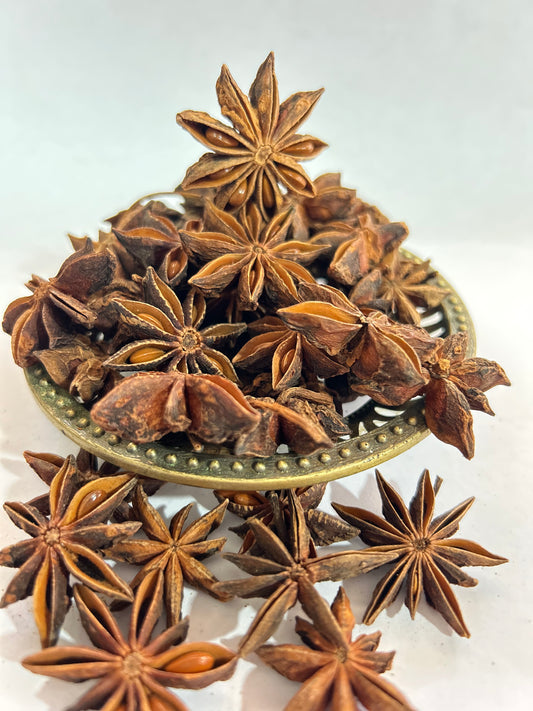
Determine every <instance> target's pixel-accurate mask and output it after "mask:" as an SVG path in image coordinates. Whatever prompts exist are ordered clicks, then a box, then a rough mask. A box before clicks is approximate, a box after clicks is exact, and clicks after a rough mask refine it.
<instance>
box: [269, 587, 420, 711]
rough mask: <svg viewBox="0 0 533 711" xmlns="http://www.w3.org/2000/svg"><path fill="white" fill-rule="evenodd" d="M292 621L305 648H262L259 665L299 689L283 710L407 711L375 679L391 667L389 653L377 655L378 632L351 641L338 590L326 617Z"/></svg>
mask: <svg viewBox="0 0 533 711" xmlns="http://www.w3.org/2000/svg"><path fill="white" fill-rule="evenodd" d="M312 619H313V623H310V622H308V621H307V620H304V619H302V618H301V617H297V618H296V632H297V633H298V634H299V635H300V637H301V638H302V641H303V642H304V644H305V645H306V646H305V647H303V646H301V645H296V644H280V645H276V646H274V645H265V646H264V647H260V648H259V649H258V650H257V654H258V655H259V657H260V658H261V660H262V661H263V662H264V663H265V664H268V666H269V667H272V669H275V670H276V671H277V672H278V673H279V674H282V675H283V676H284V677H286V678H287V679H290V680H291V681H298V682H300V683H301V684H302V687H301V689H300V690H299V691H298V693H297V694H296V695H295V696H293V698H292V699H291V700H290V701H289V703H288V704H287V706H286V707H285V711H324V709H326V707H327V708H331V711H359V710H362V708H363V707H364V708H365V709H368V711H412V706H411V705H410V704H409V702H408V701H407V699H406V698H405V697H404V696H403V694H401V693H400V692H399V691H398V690H397V689H396V688H395V687H394V686H393V685H392V684H391V683H390V682H388V681H386V680H385V679H383V678H382V677H381V676H380V675H381V674H383V672H385V671H387V670H388V669H390V668H391V666H392V659H393V657H394V652H377V651H376V649H377V647H378V645H379V642H380V639H381V633H380V632H374V633H373V634H362V635H359V636H358V637H356V639H355V640H353V641H352V632H353V628H354V625H355V618H354V616H353V613H352V610H351V607H350V601H349V600H348V597H347V596H346V593H345V591H344V588H342V587H341V588H339V591H338V593H337V596H336V597H335V600H334V601H333V604H332V605H331V613H330V615H329V616H327V615H325V616H323V617H321V616H316V617H312Z"/></svg>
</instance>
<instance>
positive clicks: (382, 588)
mask: <svg viewBox="0 0 533 711" xmlns="http://www.w3.org/2000/svg"><path fill="white" fill-rule="evenodd" d="M376 479H377V484H378V488H379V493H380V496H381V501H382V511H383V516H384V518H380V517H379V516H376V515H375V514H373V513H371V512H370V511H365V510H364V509H361V508H357V507H351V506H343V505H341V504H332V505H333V508H334V509H335V510H336V511H337V513H338V514H339V515H340V516H341V517H342V518H343V519H344V520H345V521H348V523H351V524H352V525H353V526H356V527H357V528H359V529H360V531H361V532H360V534H359V536H360V538H361V540H362V541H363V542H364V543H366V544H367V545H368V546H370V547H369V548H367V549H366V552H368V553H369V555H373V554H375V553H376V552H388V553H390V554H392V555H394V558H393V559H391V560H390V561H388V563H392V567H391V568H390V569H389V571H388V572H387V573H386V574H385V575H384V577H383V578H382V579H381V580H380V581H379V583H378V584H377V586H376V589H375V590H374V594H373V597H372V600H371V602H370V604H369V606H368V608H367V610H366V612H365V616H364V620H363V622H364V623H365V624H371V623H372V622H373V621H374V620H375V619H376V617H377V616H378V615H379V613H380V612H381V611H382V610H384V609H385V608H387V607H388V606H389V605H391V604H392V602H393V601H394V600H395V599H396V597H397V596H398V594H399V593H400V591H401V589H402V587H403V586H405V604H406V605H407V607H408V609H409V612H410V614H411V617H412V618H413V619H414V616H415V613H416V611H417V609H418V605H419V602H420V598H421V595H422V592H424V594H425V596H426V599H427V601H428V602H429V604H430V605H431V606H432V607H434V608H435V609H436V610H437V612H438V613H439V614H441V615H442V616H443V617H444V619H445V620H446V622H447V623H448V624H449V625H450V627H452V629H453V630H455V632H457V634H458V635H460V636H461V637H469V636H470V633H469V632H468V629H467V627H466V624H465V621H464V619H463V616H462V614H461V610H460V607H459V603H458V602H457V599H456V597H455V595H454V593H453V591H452V589H451V587H450V583H451V584H453V585H460V586H462V587H472V586H474V585H477V580H475V579H474V578H472V577H471V576H469V575H467V573H465V572H464V571H463V570H462V568H463V567H464V566H470V565H500V564H501V563H506V562H507V559H506V558H502V557H501V556H497V555H494V554H493V553H489V551H487V550H485V549H484V548H482V547H481V546H480V545H479V544H477V543H474V542H473V541H468V540H465V539H462V538H453V536H454V535H455V533H456V532H457V530H458V529H459V524H460V522H461V520H462V518H463V516H464V515H465V514H466V513H467V511H468V510H469V509H470V507H471V506H472V504H473V503H474V497H472V498H470V499H467V500H466V501H463V502H462V503H460V504H458V505H457V506H455V507H454V508H453V509H451V510H450V511H446V512H445V513H443V514H441V515H439V516H437V517H436V518H433V513H434V509H435V494H436V489H437V488H438V487H434V486H433V485H432V483H431V479H430V476H429V472H428V470H427V469H426V470H425V471H424V472H423V474H422V476H421V477H420V479H419V481H418V485H417V488H416V491H415V494H414V496H413V498H412V499H411V503H410V505H409V507H407V506H406V505H405V504H404V502H403V501H402V499H401V497H400V496H399V494H398V493H397V492H396V491H395V489H393V487H392V486H391V485H390V484H388V483H387V482H386V481H385V479H383V477H382V476H381V474H380V473H379V472H378V471H376ZM364 554H365V551H363V555H364Z"/></svg>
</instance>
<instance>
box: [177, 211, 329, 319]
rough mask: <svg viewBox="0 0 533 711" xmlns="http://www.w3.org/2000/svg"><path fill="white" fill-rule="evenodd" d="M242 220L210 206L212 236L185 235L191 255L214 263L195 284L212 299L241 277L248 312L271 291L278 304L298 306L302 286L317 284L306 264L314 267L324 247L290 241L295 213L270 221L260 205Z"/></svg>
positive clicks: (240, 288) (208, 223)
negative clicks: (312, 263) (314, 261)
mask: <svg viewBox="0 0 533 711" xmlns="http://www.w3.org/2000/svg"><path fill="white" fill-rule="evenodd" d="M239 217H240V221H239V220H237V219H236V218H235V217H233V215H230V214H229V213H227V212H224V211H223V210H219V209H218V208H216V207H215V206H214V205H213V204H212V203H209V202H208V203H207V204H206V207H205V228H206V230H207V231H205V232H187V231H183V232H181V233H180V234H181V239H182V242H183V244H184V246H185V249H186V250H187V251H188V252H189V253H191V254H193V255H195V256H197V257H198V258H199V259H202V260H204V261H205V260H209V261H208V262H207V264H205V265H204V266H203V267H202V268H201V269H200V270H199V271H198V272H197V273H196V274H195V275H194V276H193V277H192V278H191V279H189V283H190V284H192V285H193V286H197V287H198V288H199V289H201V290H202V291H203V292H204V293H205V294H206V295H207V296H217V295H218V294H220V292H221V291H222V290H223V289H225V288H226V287H227V286H228V285H229V284H230V283H231V282H232V281H233V280H234V279H235V278H236V277H237V276H238V277H239V283H238V295H239V300H240V302H241V306H242V308H244V309H249V310H253V309H256V308H257V305H258V302H259V299H260V297H261V295H262V293H263V290H264V289H265V288H266V290H267V292H268V294H269V296H271V298H273V299H274V300H275V301H278V302H280V303H292V302H294V301H296V295H297V288H296V284H297V283H298V282H300V281H307V282H314V278H313V276H312V275H311V274H310V273H309V272H308V271H307V269H305V267H304V266H302V265H304V264H309V263H311V262H312V261H313V260H314V259H315V258H316V257H317V256H318V254H320V253H321V252H322V251H323V250H324V248H323V247H321V246H320V245H313V244H310V243H309V242H298V241H296V240H289V241H286V236H287V233H288V231H289V228H290V225H291V219H292V213H291V210H286V211H284V212H278V213H277V214H276V215H275V216H274V217H273V218H272V219H271V220H270V221H269V222H264V221H263V219H262V217H261V215H260V213H259V210H258V208H257V206H256V205H254V204H251V205H249V206H248V208H246V209H243V210H242V211H241V213H240V215H239Z"/></svg>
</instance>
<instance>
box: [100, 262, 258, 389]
mask: <svg viewBox="0 0 533 711" xmlns="http://www.w3.org/2000/svg"><path fill="white" fill-rule="evenodd" d="M143 285H144V292H145V301H125V300H120V301H116V302H115V304H116V308H117V311H118V316H119V321H120V323H121V324H122V326H123V328H122V332H123V334H128V336H127V340H128V343H127V345H125V346H123V347H122V348H121V349H120V350H119V351H118V352H117V353H114V354H113V355H112V356H111V357H110V358H108V359H107V360H106V362H105V365H106V366H107V367H110V368H115V369H117V370H120V371H140V370H169V371H171V370H178V371H180V372H181V373H210V374H212V375H223V376H225V377H226V378H229V379H230V380H233V381H234V382H236V381H237V380H238V378H237V374H236V373H235V370H234V369H233V366H232V364H231V361H230V360H229V358H228V357H227V356H225V355H224V354H223V353H221V352H220V351H218V350H216V349H215V348H214V347H213V346H219V345H224V343H226V342H227V341H229V340H231V339H234V338H236V337H237V336H239V335H240V334H241V333H243V331H245V330H246V324H245V323H234V324H230V323H219V324H215V325H213V326H208V327H207V328H204V329H202V330H200V326H201V324H202V321H203V320H204V317H205V311H206V304H205V299H204V297H203V295H202V294H201V293H200V292H199V291H198V290H197V289H191V290H190V291H189V293H188V294H187V296H186V298H185V300H184V301H183V304H182V303H181V301H180V300H179V299H178V297H177V296H176V294H175V293H174V291H173V290H172V289H171V288H170V287H169V286H168V285H167V284H165V283H164V282H163V281H162V280H161V279H160V278H159V277H158V276H157V274H156V273H155V271H154V270H153V269H152V268H151V267H148V270H147V272H146V276H145V277H144V279H143Z"/></svg>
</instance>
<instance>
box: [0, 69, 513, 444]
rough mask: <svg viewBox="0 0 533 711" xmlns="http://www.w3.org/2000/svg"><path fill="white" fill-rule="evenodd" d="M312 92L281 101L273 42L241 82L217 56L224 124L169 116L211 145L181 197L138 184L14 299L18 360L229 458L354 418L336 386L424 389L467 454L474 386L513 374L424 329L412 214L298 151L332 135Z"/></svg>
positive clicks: (90, 398)
mask: <svg viewBox="0 0 533 711" xmlns="http://www.w3.org/2000/svg"><path fill="white" fill-rule="evenodd" d="M321 93H322V91H321V90H320V91H313V92H300V93H297V94H293V95H292V96H290V97H289V98H288V99H286V100H285V101H284V102H283V103H282V104H280V103H279V98H278V87H277V80H276V77H275V74H274V59H273V56H272V55H269V56H268V57H267V59H266V60H265V62H264V63H263V64H262V65H261V67H260V68H259V70H258V72H257V76H256V78H255V80H254V82H253V84H252V86H251V87H250V91H249V94H248V96H246V95H245V94H244V93H243V92H242V91H241V90H240V89H239V87H238V86H237V84H236V83H235V81H234V79H233V77H232V76H231V74H230V73H229V71H228V69H227V68H226V67H223V68H222V72H221V75H220V78H219V80H218V82H217V95H218V100H219V103H220V107H221V111H222V114H223V115H224V116H226V117H227V118H228V119H229V120H230V121H231V123H232V124H233V126H228V125H226V124H225V123H222V122H220V121H218V120H216V119H213V118H211V117H210V116H209V115H208V114H206V113H203V112H199V111H184V112H182V113H180V114H178V116H177V120H178V123H179V124H180V125H181V126H182V127H184V128H185V129H186V130H187V131H189V133H191V134H192V135H193V136H194V137H195V138H196V139H198V140H199V141H200V142H201V143H203V144H204V145H205V146H206V147H207V148H208V149H209V152H208V153H205V154H204V155H203V156H202V157H201V158H200V160H199V161H198V162H197V163H195V164H194V165H193V166H191V167H190V168H189V169H188V171H187V173H186V175H185V178H184V180H183V182H182V183H181V185H180V186H179V187H178V188H177V189H176V191H175V193H173V194H172V195H174V197H179V196H181V198H182V207H181V209H180V210H178V209H171V208H169V207H166V206H165V204H163V203H162V202H160V201H157V200H150V199H145V200H141V201H138V202H136V203H135V204H134V205H133V206H132V207H130V208H129V209H127V210H124V211H123V212H121V213H119V214H118V215H115V216H114V217H111V218H109V220H108V221H107V222H108V223H109V225H110V226H111V230H110V231H109V232H101V233H100V236H99V239H98V241H93V240H91V239H90V238H88V237H87V238H75V237H73V238H72V243H73V246H74V249H75V252H74V254H72V255H71V256H70V257H68V258H67V259H66V261H65V262H64V263H63V265H62V266H61V269H60V270H59V272H58V274H57V276H55V277H53V278H51V279H49V280H46V279H42V278H41V277H38V276H33V277H32V279H31V280H30V281H29V282H28V284H27V286H28V288H29V289H30V290H31V291H32V295H31V296H27V297H23V298H20V299H17V300H16V301H14V302H13V303H12V304H10V306H9V307H8V309H7V311H6V314H5V317H4V322H3V327H4V330H5V331H7V332H8V333H10V334H11V336H12V346H13V356H14V359H15V362H16V363H17V364H18V365H20V366H22V367H26V366H29V365H32V364H33V363H35V362H37V361H40V362H41V363H42V364H43V365H44V367H45V368H46V370H47V371H48V373H49V375H50V376H51V377H52V379H53V380H54V381H55V382H56V383H57V384H58V385H60V386H61V387H64V388H67V389H68V390H69V391H70V392H71V393H72V394H74V395H75V396H76V397H78V398H80V399H81V400H82V401H83V402H85V403H87V404H88V406H90V407H91V408H92V409H91V414H92V417H93V419H94V420H95V421H96V422H97V423H98V424H100V425H101V426H102V427H104V428H105V429H106V430H108V431H111V432H115V433H117V434H119V435H120V436H122V437H124V438H127V439H129V440H131V441H134V442H150V441H153V440H157V439H159V438H161V437H164V436H165V435H168V434H169V433H176V432H184V433H186V436H188V438H189V440H190V442H191V444H192V445H193V446H196V447H201V446H202V443H204V442H209V443H214V444H222V443H225V444H227V445H228V446H231V447H232V451H233V452H234V453H235V454H237V455H239V456H246V455H250V456H269V455H271V454H273V453H274V452H275V451H276V450H277V448H278V447H279V445H280V444H285V445H288V446H289V447H290V448H291V449H292V450H294V451H295V452H298V453H302V454H306V453H310V452H313V451H316V450H319V449H324V448H327V447H330V446H331V445H332V444H333V442H334V441H335V440H336V439H337V438H338V437H341V436H345V435H346V434H348V433H349V432H350V430H349V428H348V426H347V423H346V421H345V420H343V418H342V416H341V412H342V403H343V402H345V401H346V400H350V399H351V400H354V399H355V398H356V397H357V396H369V397H371V398H372V399H373V400H375V401H376V402H378V403H380V404H382V405H389V406H400V405H403V404H404V403H406V402H407V401H408V400H410V399H411V398H413V397H414V396H418V395H424V396H425V417H426V422H427V425H428V427H429V428H430V429H431V431H432V432H433V433H434V434H435V435H436V436H437V437H439V438H440V439H441V440H443V441H444V442H448V443H450V444H453V445H455V446H456V447H458V448H459V449H460V450H461V452H462V453H463V454H464V455H465V456H466V457H471V456H472V455H473V453H474V436H473V432H472V415H471V412H470V410H471V409H475V410H483V411H484V412H488V413H489V414H490V413H491V412H492V411H491V409H490V406H489V404H488V401H487V398H486V396H485V394H484V392H485V391H486V390H488V389H489V388H491V387H493V386H494V385H498V384H508V380H507V377H506V375H505V373H504V372H503V370H502V369H501V368H500V366H498V364H496V363H494V362H492V361H488V360H486V359H483V358H466V349H467V342H466V341H467V336H466V335H465V334H464V333H460V334H452V335H449V336H448V337H446V338H444V339H442V338H433V337H432V336H430V335H429V333H428V332H427V331H426V330H424V329H423V328H422V327H420V325H419V323H420V310H421V309H424V308H432V307H436V306H438V304H439V303H440V302H441V300H442V299H443V298H444V297H445V296H446V295H447V293H448V292H447V290H446V289H443V288H441V287H439V286H436V285H435V284H434V282H433V281H432V277H434V272H433V270H432V269H431V267H430V265H429V262H420V261H416V260H413V259H411V258H409V257H408V256H406V255H405V254H403V253H402V252H401V250H400V245H401V244H402V242H403V240H404V239H405V238H406V236H407V228H406V227H405V225H404V224H403V223H396V222H392V223H391V222H389V221H388V220H387V218H386V217H384V216H383V215H382V214H381V213H380V212H379V210H377V209H376V208H375V207H373V206H370V205H368V204H366V203H364V202H363V201H362V200H360V199H359V198H358V197H357V196H356V193H355V190H351V189H348V188H345V187H343V186H342V185H341V183H340V177H339V175H338V174H327V175H322V176H320V177H319V178H317V179H316V180H315V181H314V182H313V181H312V180H311V179H310V178H309V177H308V175H307V173H306V172H305V171H304V170H303V168H302V167H301V165H300V162H301V161H303V160H307V159H309V158H312V157H314V156H315V155H317V153H319V152H320V151H321V150H322V149H323V148H324V147H325V144H324V143H323V142H322V141H320V140H319V139H317V138H314V137H313V136H308V135H301V134H298V133H297V130H298V129H299V127H300V125H301V124H302V123H303V122H304V120H305V119H306V118H307V117H308V115H309V114H310V112H311V111H312V109H313V107H314V105H315V103H316V102H317V100H318V99H319V97H320V95H321ZM126 376H130V377H126Z"/></svg>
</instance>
